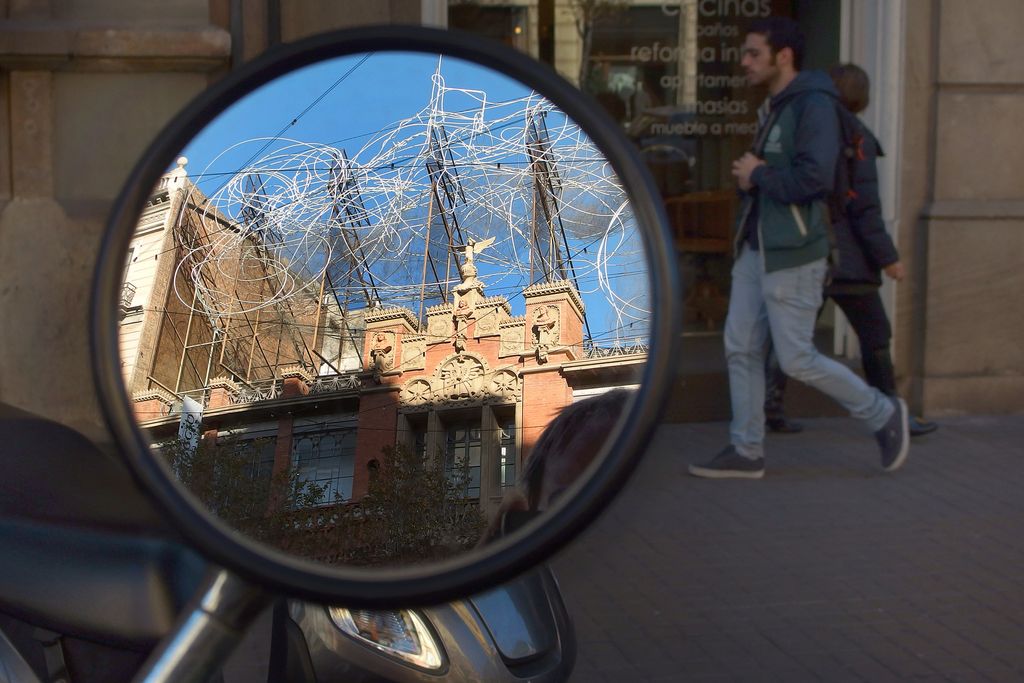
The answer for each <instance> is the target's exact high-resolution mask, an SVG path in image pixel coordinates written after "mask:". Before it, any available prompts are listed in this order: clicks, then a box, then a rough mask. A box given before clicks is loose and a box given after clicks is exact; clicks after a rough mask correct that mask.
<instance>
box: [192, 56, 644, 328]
mask: <svg viewBox="0 0 1024 683" xmlns="http://www.w3.org/2000/svg"><path fill="white" fill-rule="evenodd" d="M268 145H269V146H268ZM239 146H246V147H249V146H257V147H259V148H260V149H264V148H267V149H269V148H270V147H272V148H273V149H272V151H270V152H268V153H266V154H265V155H263V156H262V157H261V158H258V159H256V160H255V161H253V162H252V163H250V164H248V165H247V166H246V167H245V168H242V169H240V170H239V171H238V172H237V173H235V174H234V175H233V176H231V177H230V179H229V180H228V181H227V182H226V183H225V184H223V185H222V187H221V188H219V189H218V190H217V191H216V192H214V193H212V194H211V196H210V197H209V198H208V201H206V203H205V204H203V205H202V206H203V209H202V211H203V212H204V214H205V218H207V219H211V220H204V223H207V224H213V220H212V219H219V221H220V225H222V226H223V225H225V224H227V225H232V226H233V227H232V228H231V229H228V228H223V227H222V228H221V229H219V230H216V231H214V232H213V233H212V234H211V235H209V239H207V240H199V241H197V242H196V243H195V244H194V245H193V247H192V249H191V251H190V252H189V253H187V255H186V257H185V258H184V259H182V261H181V264H180V265H179V267H178V270H177V272H176V273H175V290H176V291H177V292H178V297H179V299H181V301H182V303H183V304H184V305H185V306H186V307H194V309H195V310H196V311H197V312H201V313H203V314H204V315H207V316H209V317H211V318H224V317H230V316H236V315H239V314H242V313H251V312H253V311H256V310H258V309H264V308H267V307H280V306H284V305H287V306H289V307H291V309H292V310H294V309H295V308H296V307H299V308H304V307H306V306H308V305H310V302H312V303H313V305H315V303H316V301H317V296H318V291H319V289H320V287H321V285H322V283H323V282H326V289H327V290H328V291H329V292H330V293H331V294H332V295H333V296H334V297H336V299H337V301H338V302H339V305H341V306H342V308H346V307H347V308H361V307H366V306H368V305H378V304H383V305H386V306H405V307H407V308H409V309H410V310H413V311H414V312H416V311H417V310H419V311H420V312H422V309H423V307H424V306H425V305H433V304H437V303H441V302H442V300H443V299H444V298H448V292H449V290H450V288H451V286H452V285H454V284H456V283H458V282H459V272H458V261H457V260H455V256H454V255H453V253H452V250H451V247H452V246H458V245H462V244H465V243H466V241H467V240H469V239H475V240H478V241H480V240H484V239H487V238H489V237H492V236H493V237H495V238H496V239H495V243H494V244H493V245H492V247H491V248H489V249H487V250H486V251H485V252H483V253H482V254H480V255H479V256H478V258H477V259H476V266H477V268H478V269H479V278H480V279H481V280H482V281H483V282H484V283H485V284H486V287H487V290H486V291H487V295H488V296H494V295H500V296H504V297H506V298H507V299H509V300H510V302H511V303H512V305H513V311H514V312H516V307H517V303H518V306H519V313H520V314H521V312H522V304H521V302H522V297H521V292H522V290H523V289H524V288H525V287H527V286H529V285H530V284H532V283H535V282H539V281H548V280H557V279H563V278H564V279H570V280H572V281H573V282H574V284H575V285H576V287H577V289H578V290H579V291H580V294H581V296H582V297H583V299H584V302H585V304H586V306H587V311H588V324H589V326H590V329H591V335H592V340H593V342H594V344H595V345H600V346H606V345H612V344H621V343H628V342H630V341H631V340H634V339H637V338H643V337H645V336H646V333H647V331H648V328H647V324H648V318H649V310H648V297H647V273H646V265H645V258H644V250H643V243H642V239H641V235H640V234H639V231H638V229H637V226H636V220H635V217H634V215H633V212H632V210H631V207H630V204H629V201H628V199H627V196H626V193H625V191H624V188H623V187H622V185H621V183H620V181H619V179H618V177H617V176H616V174H615V173H614V171H613V170H612V168H611V166H610V164H609V163H608V162H607V160H606V159H605V157H604V156H603V154H602V153H601V152H600V151H599V150H598V149H597V148H596V147H595V145H594V144H593V143H592V142H591V141H590V139H589V138H588V137H587V136H586V135H585V134H584V132H583V131H582V130H581V129H580V128H579V126H577V125H576V124H575V123H574V122H573V121H571V120H569V119H568V118H567V117H566V116H565V115H564V114H563V113H562V112H561V111H560V110H559V109H557V108H556V107H555V106H554V105H553V104H552V103H551V102H549V101H548V100H546V99H544V98H543V97H540V96H539V95H536V94H531V95H530V96H527V97H523V98H519V99H514V100H508V101H502V102H491V101H489V100H488V98H487V94H486V93H485V92H483V91H480V90H469V89H460V88H452V87H449V86H447V85H446V84H445V82H444V79H443V77H442V76H441V73H440V65H439V67H438V71H437V72H436V73H435V74H434V76H433V92H432V95H431V99H430V102H429V103H428V104H427V106H426V107H424V108H423V109H422V110H421V111H420V112H419V113H418V114H416V115H414V116H412V117H409V118H407V119H403V120H400V121H397V122H395V123H394V124H393V125H390V126H387V127H385V128H384V129H382V130H380V131H379V132H377V133H375V134H373V135H372V136H371V137H370V138H369V140H368V141H367V142H366V143H365V144H364V145H363V146H362V147H361V148H360V149H358V151H356V152H355V153H354V154H352V155H351V156H349V155H348V153H347V152H346V151H345V150H344V149H341V148H337V147H334V146H332V145H331V144H323V143H317V142H308V141H299V140H288V139H281V138H257V139H251V140H245V141H243V142H239V143H237V145H234V146H233V147H232V148H236V147H239ZM199 199H201V198H199ZM196 203H197V204H199V203H200V202H199V201H197V202H196ZM225 219H226V220H225ZM325 275H326V280H324V278H325ZM185 283H187V284H188V285H190V286H188V287H185V286H181V285H182V284H185ZM186 292H187V294H184V293H186Z"/></svg>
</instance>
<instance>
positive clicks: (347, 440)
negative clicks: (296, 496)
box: [292, 429, 356, 505]
mask: <svg viewBox="0 0 1024 683" xmlns="http://www.w3.org/2000/svg"><path fill="white" fill-rule="evenodd" d="M355 453H356V435H355V432H354V430H351V429H343V430H337V431H331V432H307V433H302V434H296V435H295V437H294V439H293V441H292V465H293V466H294V467H295V469H296V470H297V471H298V476H299V481H302V482H308V483H311V484H314V485H316V486H317V487H322V489H323V491H322V492H321V494H320V501H319V504H320V505H328V504H331V503H338V502H341V501H345V500H349V499H350V498H352V478H353V476H354V474H355Z"/></svg>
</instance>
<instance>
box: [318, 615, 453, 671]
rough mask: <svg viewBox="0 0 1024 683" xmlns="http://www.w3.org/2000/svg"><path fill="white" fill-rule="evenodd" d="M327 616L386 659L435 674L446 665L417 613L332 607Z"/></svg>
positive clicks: (434, 641)
mask: <svg viewBox="0 0 1024 683" xmlns="http://www.w3.org/2000/svg"><path fill="white" fill-rule="evenodd" d="M327 613H328V614H329V615H330V617H331V621H333V622H334V625H335V626H337V627H338V628H339V629H341V630H342V632H344V633H346V634H348V635H350V636H352V637H353V638H355V639H356V640H358V641H360V642H363V643H365V644H367V645H369V646H370V647H373V648H375V649H377V650H379V651H381V652H383V653H384V654H386V655H389V656H391V657H395V658H397V659H400V660H401V661H403V662H406V663H408V664H412V665H414V666H418V667H420V668H423V669H427V670H431V671H436V670H437V669H440V668H441V666H442V664H443V662H442V659H441V646H440V644H439V643H438V642H437V640H436V639H435V638H434V635H433V634H432V633H431V631H430V628H428V627H427V624H426V622H425V621H424V619H423V617H421V616H420V615H419V614H417V613H416V612H413V611H411V610H404V609H400V610H372V609H356V610H350V609H347V608H345V607H328V608H327Z"/></svg>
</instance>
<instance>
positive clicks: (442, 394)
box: [117, 52, 650, 566]
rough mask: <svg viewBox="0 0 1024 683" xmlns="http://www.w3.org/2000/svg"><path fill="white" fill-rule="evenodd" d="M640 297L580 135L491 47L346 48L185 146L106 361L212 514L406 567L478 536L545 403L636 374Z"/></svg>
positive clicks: (296, 548) (630, 252)
mask: <svg viewBox="0 0 1024 683" xmlns="http://www.w3.org/2000/svg"><path fill="white" fill-rule="evenodd" d="M648 293H649V283H648V273H647V266H646V256H645V253H644V248H643V243H642V239H641V234H640V228H639V226H638V225H637V222H636V218H635V216H634V214H633V212H632V210H631V207H630V203H629V200H628V197H627V193H626V188H624V187H623V184H622V183H621V182H620V179H619V178H618V177H617V176H616V174H615V173H614V172H613V170H612V169H611V167H610V165H609V164H608V162H607V160H606V159H605V158H604V156H603V155H602V153H601V152H600V151H599V150H598V149H597V148H596V147H595V145H594V144H593V143H592V142H591V140H590V139H589V138H588V136H587V134H586V131H584V130H581V128H580V127H579V126H578V125H577V124H576V123H575V122H574V121H572V120H570V119H569V118H567V117H566V116H565V114H563V113H562V112H561V111H560V110H559V109H558V108H556V107H555V106H554V105H553V104H552V103H551V102H549V101H548V100H546V99H545V98H544V97H542V96H540V95H538V94H537V93H535V92H533V91H532V90H531V88H530V87H529V86H528V85H527V84H523V83H519V82H516V81H513V80H510V79H508V78H507V77H505V76H503V75H502V74H499V73H497V72H494V71H493V70H489V69H486V68H482V67H480V66H478V65H473V64H470V63H467V62H464V61H461V60H458V59H454V58H449V57H443V56H439V55H424V54H418V53H399V52H383V53H369V54H363V55H355V56H348V57H345V58H339V59H334V60H330V61H325V62H321V63H318V64H316V65H313V66H310V67H306V68H304V69H301V70H297V71H294V72H292V73H290V74H288V75H286V76H284V77H281V78H279V79H277V80H275V81H273V82H271V83H269V84H267V85H265V86H263V87H261V88H260V89H258V90H256V91H254V92H253V93H251V94H249V95H248V96H246V97H245V98H244V99H242V100H240V101H238V102H237V103H235V104H234V105H233V106H232V107H230V108H229V109H227V110H225V111H224V112H223V113H222V114H221V115H220V116H219V117H218V118H216V119H215V120H214V121H213V122H212V123H210V124H209V125H208V126H207V127H206V128H205V129H203V130H202V131H201V132H200V134H199V135H197V136H196V137H195V138H194V139H193V140H192V141H191V142H190V143H189V144H188V145H187V146H186V147H185V148H184V149H183V150H181V155H180V158H178V159H177V161H176V163H175V164H173V165H172V167H171V168H169V169H168V170H167V172H166V174H165V175H163V177H162V178H161V179H160V180H159V182H158V184H157V186H156V187H155V188H154V190H153V193H152V195H151V196H150V198H149V201H148V202H147V204H146V208H145V209H144V210H143V212H142V215H141V216H139V220H138V225H137V229H136V232H135V235H134V237H133V239H132V242H131V245H130V249H129V252H128V254H127V255H126V259H125V269H124V284H123V288H122V291H121V298H120V301H118V302H117V305H118V306H119V307H120V319H121V323H120V344H121V364H122V369H123V377H124V381H125V385H126V389H127V391H128V394H129V398H130V400H131V401H132V404H133V408H134V412H135V416H136V418H137V420H138V421H139V423H140V425H141V427H142V428H143V429H144V431H145V432H146V433H147V434H148V435H149V436H150V438H151V440H152V444H153V446H152V447H153V449H154V452H155V453H156V454H157V455H158V457H160V458H161V459H162V460H163V461H164V462H166V464H167V466H168V468H169V471H170V472H172V473H173V475H174V476H175V477H176V478H177V479H178V480H179V481H180V482H181V483H182V484H183V485H184V486H185V487H187V488H188V489H189V490H190V491H191V492H192V493H193V494H194V495H195V496H196V497H197V498H198V499H199V500H200V501H202V502H203V504H205V505H206V506H208V507H209V509H210V510H211V511H212V512H213V513H214V514H216V515H217V516H218V517H220V518H221V519H223V520H224V521H226V522H227V523H228V524H230V525H231V526H233V527H234V528H236V529H237V530H239V531H240V532H242V533H244V534H246V535H249V536H251V537H253V538H255V539H257V540H260V541H262V542H264V543H267V544H269V545H272V546H274V547H276V548H279V549H281V550H283V551H286V552H289V553H294V554H296V555H300V556H303V557H306V558H309V559H312V560H315V561H318V562H324V563H330V564H343V565H352V566H380V565H386V566H401V565H408V564H416V563H423V562H429V561H434V560H440V559H445V558H448V557H451V556H453V555H457V554H460V553H464V552H467V551H469V550H470V549H472V548H474V547H477V546H478V545H479V544H480V543H481V539H482V538H484V536H485V535H486V534H487V533H488V531H487V530H488V527H489V526H491V527H493V524H492V520H493V519H494V518H495V516H496V514H497V513H498V510H499V508H500V506H501V501H502V499H503V498H506V499H507V497H509V496H510V491H513V490H515V489H517V487H518V488H520V489H522V486H521V485H520V480H521V479H522V477H523V473H524V470H526V468H527V465H528V463H529V461H530V456H531V453H532V452H533V450H534V447H535V445H536V444H537V442H538V439H539V438H540V436H541V434H542V433H543V432H544V430H545V428H546V427H547V426H548V425H549V423H551V421H552V420H553V419H554V418H555V417H556V416H557V415H559V414H560V412H561V411H563V410H564V409H565V408H566V407H567V406H569V405H571V404H573V403H578V402H580V401H583V400H586V399H587V398H588V397H592V396H596V395H600V394H603V393H605V392H608V391H609V390H612V389H616V388H623V387H624V388H626V389H627V390H635V389H636V388H637V383H638V382H639V377H640V374H641V370H642V367H643V364H644V363H645V361H646V357H647V356H646V353H647V343H648V336H649V331H650V330H649V315H650V311H649V296H648ZM612 427H613V425H612V424H611V423H608V422H606V423H604V424H601V425H600V430H599V432H598V433H599V434H601V435H602V436H603V435H606V434H608V433H610V432H611V431H612ZM598 445H600V444H599V443H597V444H595V443H590V444H588V447H587V449H586V450H587V451H588V453H589V454H588V455H584V456H583V457H584V460H589V458H590V457H592V454H593V452H596V450H597V448H596V446H598ZM563 450H564V448H563ZM581 469H582V467H571V466H570V467H562V468H549V474H551V473H553V472H556V470H557V472H559V473H561V474H560V476H562V479H563V481H561V482H560V484H561V485H562V486H563V487H564V485H567V484H568V483H571V482H570V481H568V479H567V478H569V479H571V477H573V476H576V475H577V474H578V473H579V471H580V470H581ZM552 476H554V475H552ZM558 492H559V491H548V494H551V496H550V497H551V498H552V499H553V497H554V495H557V493H558ZM524 493H525V491H524ZM547 498H548V496H546V497H545V500H547ZM527 506H528V507H534V508H537V507H538V505H537V502H536V496H534V499H533V500H532V502H530V503H529V504H528V505H527Z"/></svg>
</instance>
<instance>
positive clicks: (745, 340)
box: [725, 245, 893, 458]
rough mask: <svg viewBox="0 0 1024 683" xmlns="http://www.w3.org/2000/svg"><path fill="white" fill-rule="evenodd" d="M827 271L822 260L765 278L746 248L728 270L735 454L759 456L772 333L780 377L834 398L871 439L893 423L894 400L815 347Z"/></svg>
mask: <svg viewBox="0 0 1024 683" xmlns="http://www.w3.org/2000/svg"><path fill="white" fill-rule="evenodd" d="M827 267H828V266H827V264H826V262H825V259H820V260H818V261H814V262H812V263H808V264H806V265H802V266H798V267H796V268H786V269H784V270H778V271H774V272H772V273H765V272H764V266H763V262H762V260H761V253H760V252H758V251H754V250H752V249H750V248H749V247H748V246H747V245H744V246H743V250H742V251H741V253H740V257H739V258H738V259H737V260H736V263H735V265H734V266H733V269H732V293H731V295H730V297H729V314H728V316H727V317H726V321H725V357H726V361H727V363H728V365H729V393H730V397H731V398H732V424H731V425H730V429H729V434H730V440H731V442H732V445H733V447H735V449H736V451H737V452H738V453H739V454H740V455H743V456H746V457H748V458H760V457H763V456H764V392H765V381H764V361H765V346H766V344H767V341H768V335H769V334H771V339H772V343H773V344H774V345H775V352H776V354H777V355H778V357H779V364H780V365H781V366H782V370H783V372H785V373H786V374H787V375H789V376H790V377H793V378H794V379H798V380H800V381H801V382H804V383H806V384H809V385H811V386H812V387H814V388H815V389H818V390H819V391H821V392H823V393H825V394H827V395H829V396H831V397H832V398H834V399H835V400H836V401H838V402H839V403H840V404H841V405H842V406H843V407H844V408H846V409H847V410H849V411H850V414H851V415H853V416H854V417H856V418H859V419H861V420H864V422H865V423H867V426H868V428H869V429H871V431H872V432H874V431H878V430H879V429H881V428H882V427H883V426H885V423H886V422H887V421H888V419H889V418H890V417H891V416H892V412H893V404H892V401H890V400H889V399H888V398H887V397H886V396H885V395H884V394H882V393H881V392H880V391H878V390H877V389H875V388H873V387H870V386H868V385H867V384H866V383H865V382H864V381H863V380H862V379H861V378H860V377H858V376H857V375H856V374H854V373H853V372H852V371H851V370H850V369H849V368H847V367H846V366H845V365H842V364H841V363H837V362H836V361H834V360H832V359H831V358H828V357H826V356H824V355H822V354H821V353H819V352H818V350H817V349H816V348H815V347H814V323H815V320H816V318H817V315H818V308H819V307H820V306H821V301H822V287H823V285H824V282H825V271H826V269H827Z"/></svg>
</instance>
